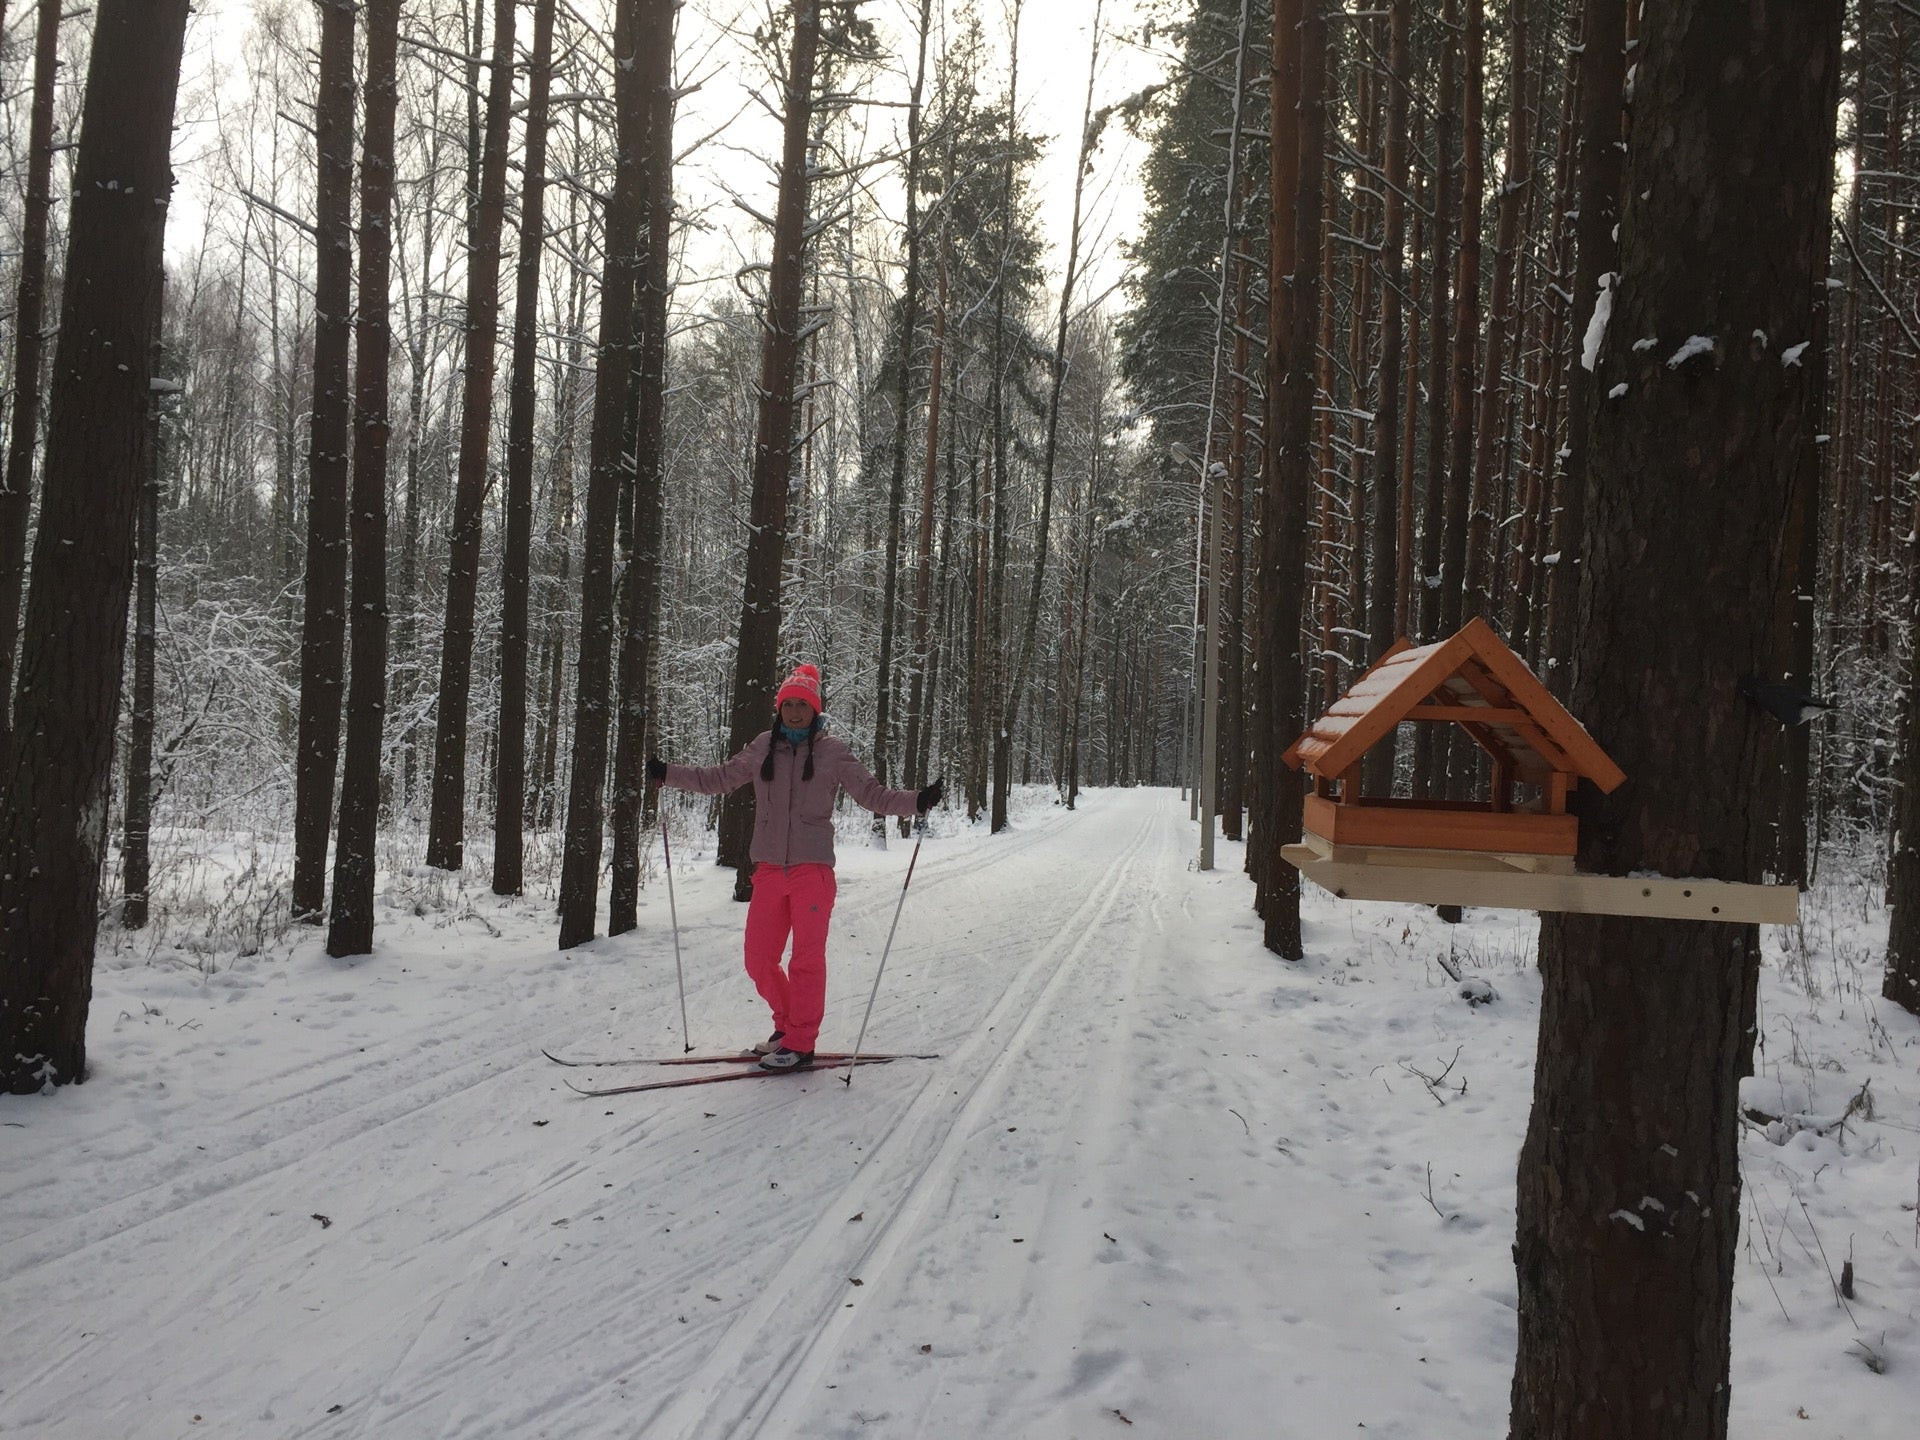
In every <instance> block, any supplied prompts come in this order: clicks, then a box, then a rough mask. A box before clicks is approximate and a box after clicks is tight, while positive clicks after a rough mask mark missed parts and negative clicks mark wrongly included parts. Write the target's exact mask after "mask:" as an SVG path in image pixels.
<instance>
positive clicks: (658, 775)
mask: <svg viewBox="0 0 1920 1440" xmlns="http://www.w3.org/2000/svg"><path fill="white" fill-rule="evenodd" d="M666 778H667V762H666V761H664V760H662V759H661V758H660V757H659V756H657V755H656V756H653V757H652V758H650V759H649V760H648V761H647V779H649V780H651V781H652V782H653V783H654V784H656V785H658V784H659V783H660V782H661V781H662V780H664V779H666Z"/></svg>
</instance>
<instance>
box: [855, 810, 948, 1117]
mask: <svg viewBox="0 0 1920 1440" xmlns="http://www.w3.org/2000/svg"><path fill="white" fill-rule="evenodd" d="M926 838H927V817H926V816H925V815H921V816H920V817H919V819H918V820H917V821H916V822H915V823H914V827H913V854H912V856H911V857H909V858H908V860H907V878H906V879H905V880H903V881H901V882H900V900H899V903H897V904H896V905H895V906H894V907H893V924H891V925H889V926H888V927H887V943H886V946H885V948H884V949H882V950H881V952H880V968H879V969H878V970H875V971H874V972H873V989H872V991H871V992H870V993H869V994H868V995H867V1013H866V1014H865V1015H862V1016H861V1017H860V1034H859V1036H858V1037H857V1038H856V1039H855V1040H854V1042H853V1054H852V1055H851V1056H850V1057H849V1058H848V1060H847V1073H846V1074H844V1075H842V1076H841V1077H840V1080H841V1083H842V1084H844V1085H845V1086H846V1087H847V1088H848V1089H849V1090H851V1089H852V1088H853V1070H854V1067H855V1066H856V1065H858V1064H859V1063H860V1046H861V1045H862V1043H864V1042H865V1040H866V1038H867V1021H869V1020H871V1019H872V1018H873V1002H874V1001H875V1000H877V999H878V998H879V996H880V977H881V976H882V975H884V974H886V973H887V956H888V955H890V954H892V953H893V932H894V931H896V930H898V929H899V928H900V912H901V911H902V910H904V909H905V908H906V905H907V886H909V885H911V884H913V867H914V866H915V865H916V864H918V863H919V860H920V842H921V841H922V840H924V839H926Z"/></svg>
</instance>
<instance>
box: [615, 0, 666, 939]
mask: <svg viewBox="0 0 1920 1440" xmlns="http://www.w3.org/2000/svg"><path fill="white" fill-rule="evenodd" d="M640 51H641V56H642V59H641V62H640V63H641V68H642V71H643V74H642V77H641V84H642V85H643V86H644V87H645V90H646V98H645V101H644V103H645V105H646V122H645V123H646V144H645V147H644V149H643V150H642V158H641V178H640V186H641V189H642V191H643V203H644V204H645V206H646V224H647V238H646V245H645V250H644V251H643V252H642V256H641V271H640V275H639V277H638V279H637V284H638V285H639V293H638V295H637V297H636V300H635V309H636V318H637V321H638V326H639V334H638V337H637V342H636V353H637V357H638V361H639V365H638V368H637V370H636V371H635V374H634V377H633V379H634V388H635V390H636V392H637V395H636V401H637V403H636V405H635V407H634V416H633V469H634V475H633V480H634V514H633V526H634V531H635V534H634V547H633V560H632V566H631V570H630V571H629V573H628V576H627V583H626V586H625V592H626V593H625V596H624V598H625V601H626V614H625V616H624V621H623V632H624V633H623V636H622V639H621V645H620V733H619V738H618V742H617V744H616V748H615V751H614V774H613V865H612V869H613V876H612V883H611V889H610V893H609V896H608V906H607V933H608V934H609V935H620V934H624V933H625V932H627V931H628V930H631V929H633V928H634V927H635V926H636V925H638V924H639V923H640V920H639V905H640V820H641V813H642V808H643V804H644V801H645V797H646V771H645V769H644V768H643V766H644V761H645V751H644V749H643V748H642V747H643V745H644V744H645V741H646V737H647V735H648V733H649V731H650V729H651V723H650V722H651V720H652V718H653V711H654V706H653V698H654V695H653V683H652V676H653V664H654V656H653V648H654V637H655V635H656V634H657V632H658V630H659V622H660V539H661V536H660V531H661V527H662V525H663V524H664V522H665V518H666V484H665V481H666V453H665V452H666V440H665V434H666V432H665V424H666V394H667V301H668V298H669V296H670V295H671V294H672V289H673V252H672V242H673V7H672V6H670V5H660V6H654V7H652V8H650V9H649V10H648V11H647V13H646V16H645V21H644V28H643V30H642V33H641V37H640Z"/></svg>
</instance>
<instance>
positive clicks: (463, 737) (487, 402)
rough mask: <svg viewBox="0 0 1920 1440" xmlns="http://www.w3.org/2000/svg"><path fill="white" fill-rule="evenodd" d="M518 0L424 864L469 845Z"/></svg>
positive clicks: (457, 854)
mask: <svg viewBox="0 0 1920 1440" xmlns="http://www.w3.org/2000/svg"><path fill="white" fill-rule="evenodd" d="M513 21H514V0H495V3H494V10H493V55H492V70H491V74H490V77H489V80H488V84H487V129H486V141H485V152H484V156H483V159H482V161H481V165H480V198H479V204H478V206H477V207H476V209H475V211H474V224H473V230H472V237H473V243H472V246H471V248H470V249H469V250H468V253H467V308H466V332H467V333H466V359H465V362H464V366H463V370H462V375H461V394H460V462H459V471H458V474H457V477H456V479H455V481H454V493H453V525H452V530H451V533H450V534H449V535H448V540H447V609H446V626H445V628H444V629H443V630H442V631H441V635H440V689H439V699H438V704H437V708H436V710H435V713H434V743H433V796H432V801H431V808H430V810H429V813H428V819H427V864H429V865H432V866H434V867H435V868H436V869H440V870H458V869H459V868H460V865H461V862H462V860H463V859H464V857H465V853H466V814H467V705H468V700H469V698H470V695H471V692H472V688H473V624H474V620H473V615H474V602H475V598H476V594H477V591H478V588H479V583H480V539H481V533H480V532H481V522H482V519H483V518H484V514H485V509H486V492H487V462H488V460H489V459H490V458H491V454H492V436H493V377H494V368H495V367H494V353H495V351H496V349H497V348H498V341H499V330H500V232H501V230H502V229H503V228H504V227H505V221H506V212H507V129H508V126H507V122H508V120H509V118H510V116H511V112H512V109H513Z"/></svg>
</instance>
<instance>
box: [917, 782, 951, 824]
mask: <svg viewBox="0 0 1920 1440" xmlns="http://www.w3.org/2000/svg"><path fill="white" fill-rule="evenodd" d="M946 793H947V787H946V782H945V778H944V777H942V778H941V779H939V780H936V781H934V782H933V784H931V785H929V786H927V788H926V789H924V790H922V791H921V792H920V793H919V794H918V795H916V796H915V797H914V801H913V808H914V809H915V810H917V811H918V812H919V813H920V814H922V815H924V814H926V813H927V812H928V811H929V810H931V809H933V807H934V806H936V805H938V804H939V803H940V797H941V796H942V795H944V794H946Z"/></svg>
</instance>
